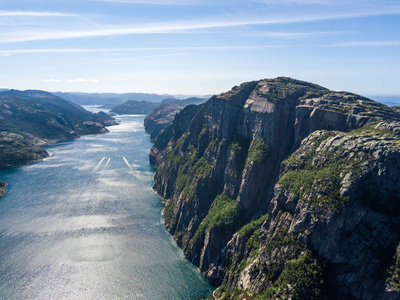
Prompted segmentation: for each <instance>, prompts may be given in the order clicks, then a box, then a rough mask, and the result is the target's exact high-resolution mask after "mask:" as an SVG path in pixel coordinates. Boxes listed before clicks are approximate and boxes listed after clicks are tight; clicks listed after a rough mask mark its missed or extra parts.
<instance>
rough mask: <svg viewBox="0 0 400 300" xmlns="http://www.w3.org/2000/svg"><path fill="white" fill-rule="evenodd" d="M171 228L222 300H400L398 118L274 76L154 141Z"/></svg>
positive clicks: (190, 110) (189, 115)
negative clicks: (262, 299)
mask: <svg viewBox="0 0 400 300" xmlns="http://www.w3.org/2000/svg"><path fill="white" fill-rule="evenodd" d="M150 160H151V162H152V163H153V164H154V165H155V166H156V167H157V173H156V175H155V186H154V188H155V190H156V191H157V192H158V193H159V194H160V195H161V196H162V197H164V198H165V199H166V200H167V203H166V207H165V210H164V214H165V223H166V227H167V229H168V230H169V231H170V232H171V234H173V235H174V238H175V239H176V240H177V242H178V244H179V245H180V246H181V247H182V248H183V249H184V251H185V255H186V256H187V257H188V258H189V259H190V260H191V261H192V262H194V263H195V264H196V265H198V266H199V268H200V270H201V271H202V272H203V274H204V275H205V276H206V278H207V279H208V280H209V281H210V282H211V283H212V284H214V285H216V286H221V287H220V288H219V289H218V291H217V292H216V293H215V294H217V295H219V296H224V297H225V298H224V299H229V298H231V299H236V298H238V297H239V295H242V296H245V297H246V299H251V298H252V297H254V298H255V297H256V295H262V296H263V297H265V298H266V299H278V298H290V297H291V298H293V299H320V298H328V299H339V298H340V299H342V298H343V299H351V298H356V299H379V298H384V297H385V299H399V298H400V293H399V291H400V283H399V278H400V277H399V268H398V265H399V261H400V260H399V259H398V252H399V251H398V245H399V242H400V232H399V231H398V228H399V225H400V210H399V208H400V171H399V170H400V113H399V112H398V111H397V110H395V109H391V108H389V107H387V106H385V105H383V104H379V103H377V102H374V101H372V100H370V99H367V98H365V97H362V96H359V95H355V94H352V93H348V92H333V91H330V90H328V89H326V88H323V87H321V86H318V85H315V84H311V83H308V82H303V81H299V80H294V79H291V78H285V77H281V78H276V79H268V80H261V81H255V82H248V83H244V84H242V85H240V86H237V87H234V88H233V89H232V90H231V91H229V92H227V93H224V94H221V95H218V96H213V97H212V98H211V99H210V100H209V101H207V102H206V103H204V104H202V105H200V106H189V107H187V108H185V109H183V110H182V111H181V112H180V113H178V114H177V115H176V117H175V119H174V121H173V123H172V124H171V125H170V126H168V127H167V128H165V130H164V131H163V132H162V133H161V134H160V135H159V136H158V137H157V138H156V139H155V144H154V146H153V148H152V149H151V153H150Z"/></svg>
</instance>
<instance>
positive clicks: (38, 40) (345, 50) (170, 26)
mask: <svg viewBox="0 0 400 300" xmlns="http://www.w3.org/2000/svg"><path fill="white" fill-rule="evenodd" d="M0 66H1V72H0V87H4V88H15V89H42V90H48V91H65V92H68V91H81V92H148V93H152V92H154V93H170V94H178V93H181V94H199V95H200V94H216V93H221V92H224V91H226V90H228V89H230V88H231V87H232V86H234V85H237V84H240V83H242V82H245V81H250V80H257V79H262V78H273V77H277V76H290V77H294V78H298V79H302V80H307V81H311V82H314V83H318V84H320V85H323V86H325V87H327V88H330V89H333V90H347V91H351V92H355V93H359V94H363V95H400V1H399V0H247V1H246V0H229V1H228V0H220V1H219V0H66V1H58V0H35V1H33V0H29V1H28V0H18V1H10V0H6V1H5V0H0Z"/></svg>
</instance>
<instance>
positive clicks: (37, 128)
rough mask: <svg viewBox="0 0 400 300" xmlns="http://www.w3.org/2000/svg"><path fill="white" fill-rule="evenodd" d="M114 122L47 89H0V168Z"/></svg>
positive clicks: (28, 159) (36, 156)
mask: <svg viewBox="0 0 400 300" xmlns="http://www.w3.org/2000/svg"><path fill="white" fill-rule="evenodd" d="M115 124H117V123H116V122H115V121H114V120H113V119H112V118H111V117H110V116H109V115H107V114H105V113H103V112H100V113H97V114H93V113H91V112H88V111H86V110H85V109H83V108H82V107H80V106H79V105H76V104H74V103H72V102H70V101H67V100H65V99H62V98H59V97H56V96H54V95H53V94H50V93H47V92H43V91H31V90H29V91H16V90H10V91H5V92H1V93H0V169H2V168H9V167H15V166H20V165H24V164H27V163H30V162H34V161H37V160H40V159H43V158H44V157H47V156H48V154H47V152H46V151H44V150H43V149H42V148H41V147H40V146H41V145H44V144H53V143H56V142H58V141H65V140H70V139H74V138H77V137H79V136H81V135H83V134H93V133H102V132H107V131H108V130H107V129H106V128H105V126H110V125H115Z"/></svg>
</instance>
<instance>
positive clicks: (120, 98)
mask: <svg viewBox="0 0 400 300" xmlns="http://www.w3.org/2000/svg"><path fill="white" fill-rule="evenodd" d="M53 94H54V95H56V96H58V97H61V98H64V99H67V100H70V101H72V102H74V103H76V104H79V105H104V104H122V103H124V102H126V101H129V100H135V101H147V102H158V103H159V102H161V100H163V99H165V98H167V97H172V96H171V95H158V94H146V93H124V94H118V93H62V92H56V93H53Z"/></svg>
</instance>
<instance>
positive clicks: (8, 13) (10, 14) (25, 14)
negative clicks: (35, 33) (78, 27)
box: [0, 10, 77, 17]
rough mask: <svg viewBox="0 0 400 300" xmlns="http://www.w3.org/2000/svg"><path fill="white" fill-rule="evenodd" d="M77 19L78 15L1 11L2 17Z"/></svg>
mask: <svg viewBox="0 0 400 300" xmlns="http://www.w3.org/2000/svg"><path fill="white" fill-rule="evenodd" d="M18 16H22V17H76V16H77V15H76V14H66V13H60V12H49V11H23V10H14V11H8V10H0V17H18Z"/></svg>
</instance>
